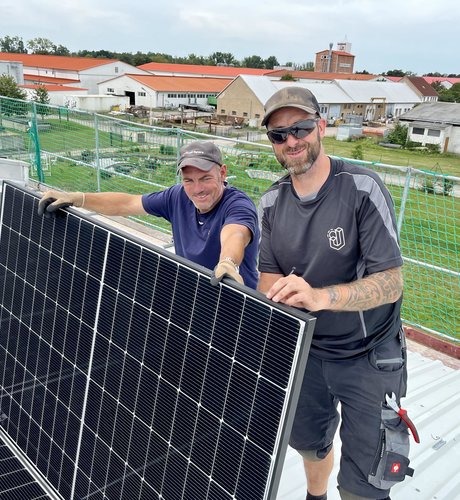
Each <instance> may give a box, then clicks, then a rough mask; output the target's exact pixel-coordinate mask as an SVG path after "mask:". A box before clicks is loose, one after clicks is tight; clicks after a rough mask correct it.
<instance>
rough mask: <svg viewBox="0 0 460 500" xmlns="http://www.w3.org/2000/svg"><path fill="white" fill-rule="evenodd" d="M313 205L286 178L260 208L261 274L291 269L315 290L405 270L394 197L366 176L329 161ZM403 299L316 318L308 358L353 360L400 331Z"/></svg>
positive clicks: (372, 174) (378, 181)
mask: <svg viewBox="0 0 460 500" xmlns="http://www.w3.org/2000/svg"><path fill="white" fill-rule="evenodd" d="M330 160H331V171H330V175H329V177H328V179H327V181H326V182H325V183H324V185H323V186H322V187H321V189H320V191H319V192H318V193H317V195H316V197H315V198H314V199H312V200H309V201H301V200H300V199H299V197H298V196H297V194H296V193H295V191H294V189H293V187H292V184H291V178H290V176H289V175H286V176H284V177H282V178H281V179H280V180H278V181H277V182H276V183H274V184H273V185H272V186H271V187H270V188H269V189H268V190H267V191H266V192H265V193H264V195H263V196H262V198H261V200H260V205H259V217H260V219H259V220H260V222H261V238H262V239H261V245H260V256H259V266H258V267H259V271H260V272H263V273H277V274H283V275H288V274H289V273H290V272H291V270H292V269H293V267H295V269H296V271H295V273H296V274H298V275H299V276H302V277H303V278H304V279H305V280H306V281H307V282H308V283H309V284H310V285H311V286H312V287H314V288H318V287H325V286H328V285H336V284H341V283H350V282H352V281H355V280H357V279H360V278H363V277H365V276H367V275H369V274H373V273H376V272H379V271H385V270H387V269H391V268H394V267H398V266H401V265H402V257H401V252H400V248H399V243H398V236H397V228H396V217H395V212H394V205H393V200H392V199H391V196H390V194H389V192H388V190H387V189H386V187H385V186H384V184H383V182H382V181H381V179H380V177H379V176H378V175H377V174H376V173H375V172H372V171H371V170H369V169H366V168H363V167H360V166H356V165H352V164H349V163H345V162H343V161H341V160H336V159H334V158H331V159H330ZM400 307H401V299H400V300H398V301H397V302H396V303H394V304H386V305H383V306H379V307H376V308H374V309H370V310H368V311H362V312H333V311H319V312H315V313H313V315H314V316H316V318H317V321H316V326H315V332H314V336H313V342H312V347H311V353H312V354H313V355H316V356H318V357H321V358H324V359H341V358H348V357H354V356H358V355H360V354H363V353H364V352H366V351H367V350H368V349H370V348H371V347H372V346H373V345H375V344H376V343H380V342H381V341H382V340H384V339H385V338H387V337H388V338H389V337H392V336H395V335H396V333H397V332H398V331H399V328H400V326H401V321H400Z"/></svg>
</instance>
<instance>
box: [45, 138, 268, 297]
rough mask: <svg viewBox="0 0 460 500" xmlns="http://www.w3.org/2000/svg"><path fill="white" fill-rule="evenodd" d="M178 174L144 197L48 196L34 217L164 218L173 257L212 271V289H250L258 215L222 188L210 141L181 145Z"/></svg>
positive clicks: (222, 168)
mask: <svg viewBox="0 0 460 500" xmlns="http://www.w3.org/2000/svg"><path fill="white" fill-rule="evenodd" d="M177 174H178V175H181V180H182V182H181V184H176V185H174V186H172V187H170V188H168V189H166V190H164V191H158V192H155V193H150V194H144V195H135V194H127V193H113V192H112V193H82V192H71V193H64V192H60V191H54V190H53V191H48V192H46V193H45V194H44V195H43V197H42V199H41V200H40V203H39V208H38V211H39V214H42V215H45V216H50V215H52V214H53V213H54V212H56V211H57V210H58V209H60V208H63V207H68V206H74V207H84V208H85V209H87V210H91V211H95V212H99V213H102V214H105V215H123V216H128V215H145V214H151V215H156V216H157V217H163V218H164V219H166V220H168V221H169V222H170V223H171V226H172V233H173V241H174V248H175V252H176V254H177V255H180V256H182V257H185V258H187V259H189V260H191V261H192V262H195V263H196V264H200V265H202V266H204V267H207V268H208V269H212V270H213V271H214V273H213V279H212V283H213V284H216V283H217V282H218V281H220V280H221V279H222V278H223V277H229V278H231V279H234V280H236V281H238V282H239V283H243V282H244V284H246V285H247V286H249V287H251V288H255V287H256V284H257V278H258V272H257V268H256V265H257V264H256V260H257V250H258V244H259V229H258V224H257V211H256V208H255V205H254V203H253V201H252V200H251V199H250V198H249V197H248V196H247V195H246V194H245V193H243V192H242V191H240V190H238V189H236V188H235V187H233V186H230V185H228V184H227V182H226V177H227V166H226V165H225V163H224V162H223V161H222V155H221V152H220V150H219V148H218V147H217V146H215V145H214V143H212V142H211V141H194V142H191V143H189V144H187V145H184V146H183V147H182V148H181V150H180V158H179V162H178V166H177Z"/></svg>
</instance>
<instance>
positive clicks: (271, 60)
mask: <svg viewBox="0 0 460 500" xmlns="http://www.w3.org/2000/svg"><path fill="white" fill-rule="evenodd" d="M264 65H265V69H273V68H274V67H275V66H279V62H278V59H277V58H276V57H275V56H270V57H267V59H265V61H264Z"/></svg>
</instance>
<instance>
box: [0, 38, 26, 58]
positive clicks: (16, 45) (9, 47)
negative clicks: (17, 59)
mask: <svg viewBox="0 0 460 500" xmlns="http://www.w3.org/2000/svg"><path fill="white" fill-rule="evenodd" d="M0 52H13V53H15V54H27V50H26V48H25V46H24V42H23V41H22V38H20V37H18V36H8V35H7V36H5V37H3V38H0Z"/></svg>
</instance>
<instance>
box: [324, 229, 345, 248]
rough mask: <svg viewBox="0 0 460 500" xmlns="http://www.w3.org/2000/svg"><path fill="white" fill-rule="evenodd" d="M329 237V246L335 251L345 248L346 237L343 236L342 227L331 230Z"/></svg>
mask: <svg viewBox="0 0 460 500" xmlns="http://www.w3.org/2000/svg"><path fill="white" fill-rule="evenodd" d="M327 237H328V239H329V246H330V247H331V248H332V249H333V250H340V249H341V248H343V247H344V246H345V235H344V234H343V229H342V228H341V227H336V228H335V229H329V231H328V232H327Z"/></svg>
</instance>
